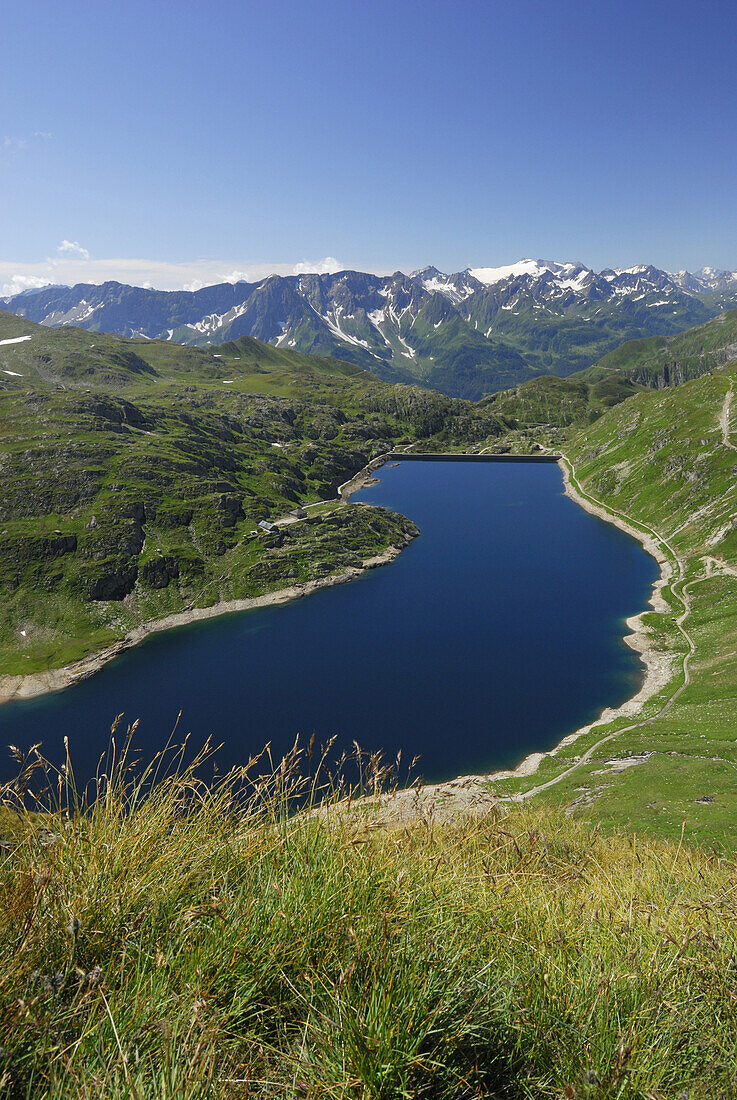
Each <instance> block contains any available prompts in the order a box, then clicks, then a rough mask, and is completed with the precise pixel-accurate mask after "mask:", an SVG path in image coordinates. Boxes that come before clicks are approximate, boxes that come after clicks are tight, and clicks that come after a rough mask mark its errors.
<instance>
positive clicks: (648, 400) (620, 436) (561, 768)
mask: <svg viewBox="0 0 737 1100" xmlns="http://www.w3.org/2000/svg"><path fill="white" fill-rule="evenodd" d="M735 387H737V364H734V363H732V364H729V365H727V366H724V367H721V368H719V369H718V370H715V371H713V372H712V373H711V374H709V375H706V376H703V377H701V378H698V379H696V380H694V381H691V382H687V383H685V384H683V385H681V386H678V387H676V388H671V389H667V390H662V391H659V392H642V393H638V394H637V395H636V396H634V397H632V398H630V399H629V400H627V401H625V402H624V403H623V404H621V405H619V406H617V407H616V408H614V409H612V410H611V411H610V412H608V413H606V414H605V415H603V416H602V417H601V418H600V419H599V420H597V422H596V423H595V424H594V425H593V426H592V427H590V428H588V429H587V430H586V431H584V432H581V433H580V434H579V435H577V436H575V437H574V438H573V440H572V442H571V444H570V446H569V448H568V455H569V458H570V460H571V462H572V464H573V469H574V471H575V477H576V479H577V481H578V484H579V485H580V487H581V488H582V490H583V491H584V492H585V493H586V494H588V495H590V496H592V497H593V498H594V499H595V500H597V501H600V502H602V503H603V504H604V505H605V506H606V507H607V508H608V509H610V510H612V511H615V512H619V513H622V514H624V515H626V516H629V517H632V519H633V520H634V521H635V524H636V525H640V527H641V528H642V529H643V530H646V531H647V530H650V529H652V530H653V531H654V532H656V533H657V534H658V535H659V536H660V537H661V539H662V540H663V541H662V545H663V548H664V550H665V552H666V554H667V556H668V557H669V559H670V560H671V562H672V566H673V573H674V582H673V583H672V584H671V585H670V587H668V588H666V589H665V590H664V595H665V597H666V599H667V601H668V604H669V610H668V611H667V612H666V613H664V614H657V615H656V614H650V615H648V616H646V619H645V622H646V624H647V625H648V626H649V628H650V630H651V633H652V640H653V642H654V643H656V644H657V645H659V646H660V647H661V648H664V649H666V650H668V651H670V652H671V653H672V655H673V656H672V659H673V667H674V670H675V672H676V679H675V680H674V682H673V684H672V685H671V686H670V687H668V688H667V689H666V690H665V692H663V693H661V695H660V696H658V697H656V698H655V699H653V700H652V701H651V702H649V703H648V704H647V705H646V707H645V710H644V711H643V714H642V716H641V719H638V720H637V722H638V724H637V727H636V728H632V729H629V730H627V729H626V727H628V726H632V724H633V721H632V720H629V721H626V720H620V721H619V722H618V723H615V724H614V725H613V726H612V725H610V726H604V727H601V728H598V729H596V730H595V731H594V732H593V733H592V734H590V735H588V736H586V737H583V738H580V739H579V740H578V741H576V742H575V744H574V745H572V746H569V747H567V748H565V749H563V750H562V751H561V753H560V754H559V756H557V757H553V758H550V759H548V760H546V761H545V762H544V764H543V765H542V767H541V769H540V771H539V772H538V774H537V775H535V776H534V777H532V778H530V779H527V780H514V781H509V782H505V783H502V784H501V785H500V789H501V790H502V791H503V792H505V793H506V794H509V793H517V794H525V793H528V792H530V791H532V790H534V789H536V788H538V787H540V786H541V785H542V784H544V783H546V782H547V781H548V780H556V782H555V783H554V785H552V786H550V787H548V788H547V789H545V790H543V791H540V792H539V794H538V795H536V796H535V797H536V798H539V799H541V800H544V801H546V802H549V803H552V804H555V805H559V806H563V807H566V808H567V809H568V811H569V812H570V813H571V814H572V815H573V816H575V817H582V818H584V819H587V820H588V819H590V820H594V819H596V820H598V821H604V822H607V823H608V824H617V825H626V826H628V827H631V828H635V829H637V830H644V831H647V832H648V833H650V834H653V833H654V834H658V833H660V834H662V835H665V836H670V837H673V836H676V835H677V834H678V832H679V831H680V828H681V826H682V825H683V826H684V827H685V834H686V836H687V837H688V838H689V839H692V840H699V841H703V842H705V843H712V842H716V843H718V844H722V845H726V846H727V847H729V848H734V846H735V844H737V825H736V824H735V816H734V784H735V771H736V770H737V725H736V723H735V715H736V714H737V663H736V662H735V657H734V654H735V651H736V650H737V450H735V447H736V446H737V424H735V416H736V415H737V404H736V405H735V413H734V414H733V413H732V409H731V407H730V401H731V396H730V395H731V394H732V392H733V391H734V389H735ZM684 608H686V609H687V611H688V613H687V615H686V617H685V618H684V619H683V629H684V631H685V634H684V633H682V632H681V630H680V629H679V627H678V623H676V622H675V621H673V620H674V619H675V618H678V617H679V616H681V615H682V613H683V612H684ZM691 645H693V654H692V655H691V656H689V659H688V662H687V670H688V675H689V682H688V683H686V684H685V686H683V690H682V691H681V692H680V694H678V695H677V697H676V698H675V699H674V701H673V702H672V704H670V705H667V707H666V704H667V701H668V700H669V699H670V698H671V696H673V694H674V689H676V688H678V686H679V685H683V683H684V676H683V661H684V656H685V654H686V653H687V652H688V650H689V648H690V646H691ZM664 707H666V709H664ZM623 727H624V728H625V729H624V731H623V732H621V733H617V735H616V736H615V737H614V738H612V739H608V740H605V739H606V738H607V737H608V735H609V734H611V733H613V732H614V733H616V731H617V730H618V729H620V728H623ZM600 741H603V743H602V744H601V745H600V747H598V748H596V749H594V750H593V751H591V750H592V746H593V745H595V744H598V743H599V742H600ZM589 753H590V755H589ZM579 757H580V758H581V759H579ZM628 762H629V764H628Z"/></svg>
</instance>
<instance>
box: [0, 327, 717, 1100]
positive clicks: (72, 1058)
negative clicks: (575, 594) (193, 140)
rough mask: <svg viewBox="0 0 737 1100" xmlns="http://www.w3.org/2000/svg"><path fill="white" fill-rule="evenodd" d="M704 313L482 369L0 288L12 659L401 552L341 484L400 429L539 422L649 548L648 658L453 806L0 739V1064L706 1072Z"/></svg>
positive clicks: (6, 677)
mask: <svg viewBox="0 0 737 1100" xmlns="http://www.w3.org/2000/svg"><path fill="white" fill-rule="evenodd" d="M733 324H734V315H732V314H726V315H724V316H723V317H719V318H717V319H715V320H714V321H712V322H709V323H708V324H707V325H705V326H701V327H700V328H698V329H695V330H692V331H690V332H688V333H685V334H683V335H682V336H680V337H675V338H674V339H673V340H672V341H671V342H670V343H667V342H666V343H664V342H663V341H660V340H653V341H651V342H647V341H645V342H638V343H635V344H633V345H625V346H624V347H623V348H622V349H621V350H620V351H619V352H618V353H616V354H614V355H609V356H607V357H605V358H604V359H603V360H602V361H601V362H600V363H598V364H597V365H596V366H595V367H593V368H591V369H590V370H588V371H586V372H584V373H583V374H581V375H576V376H573V377H571V378H568V379H558V378H554V377H541V378H539V379H536V380H534V381H530V382H526V383H525V384H524V385H521V386H519V387H518V388H516V389H512V390H508V391H505V392H501V393H499V394H496V395H494V396H492V397H489V398H485V399H483V400H482V401H480V402H478V403H476V404H474V403H471V402H468V401H463V400H459V399H455V398H451V397H447V396H444V395H441V394H438V393H433V392H432V391H429V390H425V389H420V388H418V387H415V386H407V385H403V384H400V385H396V384H391V383H383V382H381V381H379V380H377V379H376V378H375V377H373V376H372V375H370V374H367V373H366V372H365V371H363V370H361V369H359V368H356V367H355V366H352V365H350V364H347V363H345V362H340V361H338V360H332V359H315V358H311V357H309V356H304V355H301V354H298V353H296V352H292V351H287V350H282V349H275V348H273V347H270V346H269V345H265V344H261V343H259V342H257V341H254V340H253V339H251V338H246V337H244V338H241V339H240V340H238V341H234V342H232V343H230V344H224V345H221V347H220V350H219V351H218V352H213V351H211V350H209V349H191V348H180V347H178V346H176V345H172V344H171V343H160V342H157V341H143V340H130V339H126V338H125V337H119V336H110V335H108V336H105V335H99V334H95V335H94V337H93V336H91V335H90V334H89V333H85V332H82V331H80V330H77V329H75V328H73V327H65V328H62V329H50V328H46V327H42V326H38V325H35V324H33V323H31V322H28V321H25V320H21V319H18V318H16V317H13V316H12V315H10V314H7V313H6V314H3V315H2V316H1V317H0V340H4V341H6V342H5V343H3V344H0V360H1V362H2V370H3V374H2V376H1V377H2V379H3V380H2V382H1V383H0V386H1V392H0V409H2V415H1V417H0V423H2V440H1V444H0V446H1V454H2V460H1V463H0V474H1V476H2V489H3V491H2V502H3V503H2V509H3V528H2V556H1V568H2V585H3V595H4V599H3V617H2V635H1V637H0V652H1V653H2V669H3V683H4V684H5V685H6V686H7V685H9V686H11V687H12V686H13V685H17V683H18V682H25V681H26V679H27V678H32V677H33V675H34V674H36V675H39V674H40V675H44V674H47V673H49V672H52V671H53V670H55V669H60V668H62V667H63V666H74V664H75V662H78V661H80V660H81V659H83V658H89V657H90V656H93V657H94V655H96V654H103V656H104V655H107V654H109V653H111V652H112V653H114V652H115V648H114V647H115V645H116V643H120V642H121V641H122V640H123V639H124V638H125V637H126V636H128V635H129V634H130V632H131V631H133V630H135V628H136V627H140V625H141V624H143V623H150V622H156V621H159V620H162V619H165V618H166V617H167V616H169V615H172V614H174V613H181V612H188V611H193V610H194V611H196V610H197V609H198V608H206V607H211V606H213V605H217V604H220V603H224V604H225V603H227V601H230V600H238V599H248V598H252V597H253V598H255V597H259V596H262V595H264V594H268V593H271V592H278V591H281V590H283V589H285V588H287V587H291V586H304V585H309V583H310V582H315V583H317V584H318V585H319V584H322V583H323V582H325V581H328V582H329V581H330V580H331V579H333V578H335V577H340V576H341V574H345V572H346V571H347V570H348V571H351V570H352V571H353V572H354V574H355V575H357V574H358V572H359V571H360V570H361V569H362V568H363V566H364V563H365V562H367V561H369V560H370V559H372V558H376V557H380V556H381V555H382V554H385V553H386V552H387V550H390V551H391V552H392V553H398V552H399V550H400V549H401V547H402V546H404V545H406V543H407V542H408V541H410V540H411V539H413V538H415V537H417V535H418V534H419V532H418V529H417V528H416V527H415V525H414V524H413V523H412V521H411V518H410V517H404V516H401V515H398V514H395V513H392V512H389V511H387V510H385V509H381V508H375V507H369V506H366V505H359V504H351V503H350V500H346V499H344V497H343V495H341V492H340V490H341V487H342V486H344V485H346V483H350V482H351V479H352V478H353V477H354V476H355V475H356V474H357V473H358V472H359V471H361V470H362V469H363V468H364V467H366V466H370V463H371V462H372V460H373V459H374V458H380V457H381V456H383V455H386V454H391V453H399V452H400V451H402V450H406V449H411V450H414V451H417V450H419V451H428V452H436V453H437V452H446V453H453V452H462V453H468V454H478V453H479V452H484V451H486V452H489V451H492V452H494V453H498V454H504V453H507V454H510V453H518V454H528V455H530V454H544V453H548V452H550V451H554V452H555V453H560V454H561V455H562V456H563V457H562V459H561V461H562V463H563V466H564V468H565V470H566V472H567V477H568V479H569V482H570V484H571V487H572V491H575V493H576V494H580V498H581V499H583V500H584V501H585V502H587V504H588V506H589V507H595V508H598V509H599V510H600V511H601V512H603V513H606V514H607V515H609V516H610V517H611V518H614V519H617V520H618V521H620V522H623V523H625V524H626V525H627V526H628V527H629V528H630V529H632V530H633V531H634V532H636V533H638V532H639V534H640V535H641V536H642V537H643V538H646V539H647V538H649V539H650V540H651V549H654V550H655V551H657V553H658V556H659V558H660V560H661V566H662V570H663V572H662V583H661V586H660V589H659V597H658V600H657V604H656V607H655V608H654V609H653V610H648V611H646V613H645V614H644V615H643V616H642V622H641V630H642V636H643V638H644V639H645V643H644V645H645V648H646V649H647V651H648V653H647V662H648V663H649V664H655V665H656V666H657V667H658V669H659V674H660V680H659V681H658V683H657V685H656V688H655V689H654V691H653V693H652V694H650V696H649V697H648V698H646V700H645V701H644V702H643V704H642V705H641V706H640V707H639V708H635V709H634V710H633V712H632V713H631V715H623V716H621V717H618V718H615V720H613V721H607V720H606V715H604V716H603V718H602V720H601V721H600V722H599V723H597V724H595V725H594V726H593V727H592V728H591V729H590V731H589V732H588V733H586V732H584V733H583V734H581V735H580V736H579V737H578V738H577V739H576V740H574V741H572V742H569V743H564V744H563V745H561V746H560V747H559V748H558V749H555V750H554V751H553V752H552V753H549V754H546V755H545V756H543V758H542V760H541V761H540V763H539V765H538V766H537V767H536V768H535V769H534V770H533V771H531V772H530V774H526V775H525V774H521V775H516V774H513V775H511V776H510V777H509V778H502V777H500V776H497V777H493V778H491V779H484V777H479V778H478V779H477V780H476V781H475V782H476V783H477V785H478V787H479V789H481V790H483V791H485V799H484V801H483V802H482V803H481V809H479V808H478V806H477V807H476V808H475V809H473V807H472V805H471V804H469V803H464V802H463V801H461V802H458V801H457V800H456V801H454V798H453V797H449V799H448V800H447V801H445V802H444V801H443V798H442V797H440V798H438V797H436V796H434V795H432V792H430V797H428V796H427V795H426V794H425V793H424V792H423V791H422V788H419V787H418V788H416V789H415V791H414V794H413V793H412V791H410V792H404V793H403V794H402V792H400V791H398V790H397V789H396V782H397V780H396V778H395V772H394V770H393V769H392V768H390V767H387V766H386V764H385V762H384V761H381V760H380V759H378V758H374V759H372V760H371V761H368V762H367V763H366V764H365V765H364V766H363V771H362V778H361V782H360V785H359V786H355V784H350V783H349V784H348V785H346V780H345V778H343V777H341V775H339V774H336V773H335V772H334V771H333V770H331V767H330V765H329V764H328V763H327V757H325V758H324V761H323V763H319V762H318V766H317V769H315V767H314V761H313V764H312V765H311V766H310V768H309V769H308V770H305V768H306V764H307V758H306V757H305V754H304V746H303V747H302V748H300V747H298V746H295V750H294V752H293V753H292V755H291V756H290V757H288V758H286V759H285V760H284V761H282V762H281V763H278V762H276V761H271V759H270V757H269V755H268V752H267V755H266V756H262V757H259V758H257V759H252V760H251V761H247V760H244V762H243V768H242V769H239V770H237V771H236V772H235V773H232V774H229V775H227V776H224V777H222V778H220V779H216V780H215V781H214V782H212V783H210V784H208V785H204V784H203V781H202V779H201V778H200V774H201V772H198V767H199V768H200V769H201V765H202V762H203V761H204V760H205V759H206V757H207V755H208V753H209V752H210V749H209V747H208V746H203V748H202V753H201V755H200V756H199V757H198V758H197V760H196V761H195V763H194V765H189V764H186V763H184V762H183V758H182V757H181V754H180V752H179V750H177V749H176V747H174V746H172V747H171V749H169V750H168V751H167V753H166V754H165V756H164V757H162V758H160V759H159V760H154V761H152V762H151V764H150V765H148V766H144V770H143V772H141V770H140V767H139V766H138V765H136V764H135V763H134V761H135V760H137V757H134V756H133V754H132V744H133V742H131V738H133V739H135V727H134V728H133V729H132V730H131V729H129V730H128V731H127V732H126V729H125V725H122V726H118V727H117V728H116V727H114V728H113V730H112V733H111V742H110V750H109V753H108V757H107V760H105V761H103V762H102V763H101V767H100V769H99V771H98V775H97V778H96V779H95V781H94V782H93V783H92V784H91V785H85V784H83V785H82V786H80V787H79V788H78V786H77V784H76V782H75V778H74V773H73V766H72V765H71V763H70V764H69V765H68V766H67V767H63V768H62V769H61V770H60V771H57V770H56V766H55V765H52V764H51V763H50V762H47V761H45V759H44V756H43V750H42V749H38V748H36V749H31V750H30V751H26V750H24V749H22V748H19V749H13V753H14V754H15V764H16V770H17V772H18V774H17V777H16V778H15V779H14V780H12V781H11V782H9V783H7V784H6V785H5V787H4V788H3V789H2V797H3V809H2V814H1V816H0V831H1V834H2V856H1V857H0V875H1V876H2V893H3V898H4V899H5V900H4V905H3V912H2V919H1V920H0V938H1V939H2V945H3V949H2V959H3V963H2V964H0V982H1V983H2V990H3V992H2V1000H1V1004H2V1011H1V1012H0V1036H1V1038H0V1041H1V1043H2V1050H3V1055H2V1057H3V1061H2V1063H0V1064H1V1065H2V1077H0V1089H1V1090H2V1095H5V1096H8V1097H9V1098H10V1097H12V1098H15V1097H21V1096H23V1097H32V1096H33V1097H36V1096H44V1097H59V1098H61V1097H69V1096H79V1097H82V1096H91V1095H96V1096H97V1095H99V1096H120V1097H124V1096H125V1097H154V1096H155V1097H204V1096H221V1097H235V1096H243V1095H250V1096H263V1097H271V1096H285V1097H287V1096H289V1097H295V1098H297V1097H305V1096H307V1097H323V1096H332V1097H336V1098H338V1097H341V1098H343V1097H356V1098H359V1097H360V1098H368V1097H394V1096H428V1097H447V1098H448V1100H456V1098H458V1097H461V1096H468V1097H471V1096H500V1097H505V1098H510V1100H511V1098H515V1097H532V1096H550V1097H553V1096H563V1095H565V1096H587V1097H640V1096H659V1097H670V1096H673V1097H676V1096H679V1097H680V1096H685V1095H688V1096H693V1097H704V1098H706V1097H712V1096H716V1095H725V1096H727V1095H731V1093H732V1091H733V1090H734V1088H736V1087H737V1078H735V1076H734V1074H735V1069H734V1067H735V1065H736V1064H737V1060H736V1057H735V1055H736V1053H737V1052H736V1051H735V1045H734V1043H735V1040H734V1035H735V1017H734V1013H735V1009H734V1005H735V999H736V998H735V990H734V989H733V985H734V983H733V981H732V977H731V974H732V970H733V955H734V952H735V949H736V947H737V945H736V943H735V932H734V928H735V923H734V921H735V915H734V896H733V895H734V890H735V886H736V885H737V868H736V867H735V863H734V851H735V844H736V843H737V832H736V831H735V824H734V793H733V792H734V773H735V768H736V767H737V753H736V752H735V728H734V713H735V709H734V708H735V695H736V694H737V673H736V671H735V665H734V650H735V643H736V642H737V525H736V523H735V518H734V517H735V499H734V494H735V486H736V484H737V479H736V474H737V450H736V449H735V448H736V447H737V431H733V421H732V400H733V395H734V389H735V385H737V363H735V362H732V361H730V360H729V354H730V346H731V330H732V327H733ZM8 341H15V342H12V343H11V342H8ZM665 365H667V366H668V372H667V374H666V373H665V370H664V367H665ZM369 473H370V469H369ZM346 495H348V496H349V494H346ZM294 509H300V510H301V513H300V514H301V516H302V518H301V519H297V518H296V517H292V516H290V513H291V512H292V511H293V510H294ZM287 517H289V518H290V519H292V520H294V522H289V523H282V524H280V525H278V526H274V527H272V528H271V529H268V530H266V529H264V528H262V527H260V526H259V524H260V522H261V521H262V520H265V521H267V523H268V524H271V523H272V522H273V521H275V520H279V519H281V520H283V519H285V518H287ZM111 646H112V647H113V648H112V650H111V649H110V647H111ZM227 732H228V731H227V730H224V731H221V733H222V735H223V736H227ZM452 734H453V731H450V730H449V736H451V735H452ZM72 749H73V746H72ZM40 776H43V777H44V779H43V782H41V783H39V777H40ZM451 787H452V785H451ZM83 788H84V789H83ZM30 792H34V793H33V795H32V796H31V794H30ZM400 794H401V797H400ZM407 794H409V798H408V797H407ZM469 807H470V808H469Z"/></svg>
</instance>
